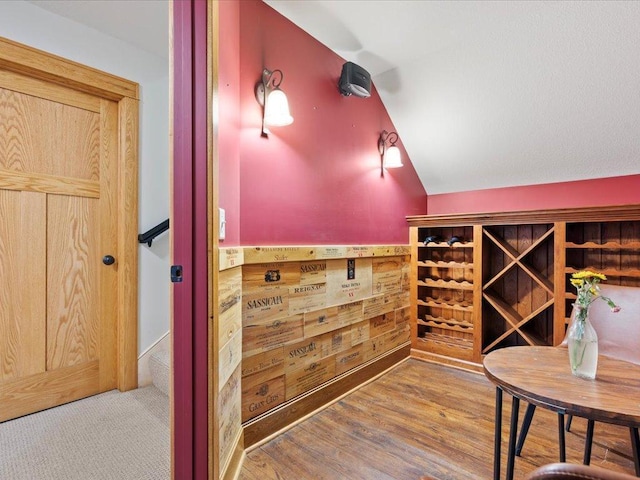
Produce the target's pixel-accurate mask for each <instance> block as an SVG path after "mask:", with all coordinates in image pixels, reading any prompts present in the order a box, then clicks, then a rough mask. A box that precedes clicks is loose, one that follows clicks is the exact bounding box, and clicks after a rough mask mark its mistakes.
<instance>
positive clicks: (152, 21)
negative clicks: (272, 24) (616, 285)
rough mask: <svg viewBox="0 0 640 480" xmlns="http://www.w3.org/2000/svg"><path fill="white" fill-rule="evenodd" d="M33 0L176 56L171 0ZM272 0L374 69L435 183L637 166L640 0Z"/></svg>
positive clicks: (573, 176)
mask: <svg viewBox="0 0 640 480" xmlns="http://www.w3.org/2000/svg"><path fill="white" fill-rule="evenodd" d="M30 1H31V3H33V4H35V5H37V6H39V7H41V8H45V9H47V10H49V11H52V12H54V13H56V14H59V15H62V16H65V17H68V18H71V19H73V20H75V21H78V22H80V23H84V24H86V25H88V26H90V27H92V28H95V29H96V30H99V31H102V32H103V33H106V34H109V35H112V36H114V37H116V38H119V39H121V40H124V41H127V42H129V43H131V44H133V45H136V46H138V47H139V48H142V49H144V50H147V51H150V52H152V53H155V54H156V55H159V56H163V57H166V56H167V48H166V46H167V36H168V16H167V11H168V0H92V1H77V0H30ZM266 3H268V4H269V5H271V6H272V7H273V8H275V9H276V10H278V11H279V12H280V13H282V14H283V15H284V16H286V17H287V18H289V19H290V20H292V21H293V22H294V23H296V24H297V25H298V26H300V27H301V28H302V29H304V30H306V31H307V32H308V33H309V34H311V35H312V36H314V37H315V38H317V39H318V40H319V41H320V42H322V43H323V44H325V45H326V46H327V47H329V48H330V49H332V50H334V51H335V52H336V53H337V54H339V55H341V56H342V57H343V58H345V59H346V60H350V61H352V62H354V63H357V64H359V65H361V66H362V67H364V68H365V69H367V70H368V71H369V72H370V73H371V75H372V79H373V83H374V85H375V86H376V89H377V90H378V92H379V94H380V96H381V98H382V100H383V102H384V104H385V106H386V108H387V111H388V112H389V115H390V116H391V118H392V120H393V122H394V124H395V126H396V129H397V131H398V134H399V136H400V138H401V141H402V143H403V144H404V146H405V148H406V150H407V152H408V154H409V156H410V158H411V161H412V163H413V165H414V167H415V168H416V171H417V172H418V175H419V176H420V179H421V181H422V182H423V184H424V186H425V189H426V191H427V193H428V194H437V193H447V192H456V191H464V190H474V189H482V188H493V187H503V186H514V185H527V184H537V183H549V182H557V181H568V180H578V179H587V178H598V177H610V176H617V175H627V174H637V173H640V141H639V140H638V137H639V135H638V133H639V131H638V130H639V126H640V28H638V25H640V2H638V1H633V2H631V1H613V0H611V1H528V0H527V1H516V0H512V1H503V0H500V1H490V0H483V1H472V0H466V1H438V0H429V1H427V0H393V1H384V0H376V1H364V0H314V1H293V0H266ZM336 75H339V72H337V73H336ZM358 101H360V100H359V99H358ZM362 101H366V100H362Z"/></svg>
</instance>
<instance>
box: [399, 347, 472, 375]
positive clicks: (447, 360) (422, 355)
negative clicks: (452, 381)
mask: <svg viewBox="0 0 640 480" xmlns="http://www.w3.org/2000/svg"><path fill="white" fill-rule="evenodd" d="M411 358H415V359H417V360H422V361H425V362H432V363H437V364H440V365H447V366H449V367H455V368H460V369H462V370H467V371H469V372H474V373H482V372H483V369H482V365H479V364H477V363H474V362H469V361H467V360H460V359H457V358H453V357H447V356H445V355H438V354H437V353H431V352H425V351H423V350H417V349H415V348H414V349H412V350H411Z"/></svg>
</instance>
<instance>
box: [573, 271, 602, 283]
mask: <svg viewBox="0 0 640 480" xmlns="http://www.w3.org/2000/svg"><path fill="white" fill-rule="evenodd" d="M571 276H572V277H573V278H574V279H582V280H585V279H595V278H597V279H599V280H606V279H607V277H606V276H605V275H604V274H603V273H598V272H592V271H591V270H582V271H581V272H576V273H574V274H573V275H571ZM571 283H573V281H572V282H571ZM574 285H575V284H574Z"/></svg>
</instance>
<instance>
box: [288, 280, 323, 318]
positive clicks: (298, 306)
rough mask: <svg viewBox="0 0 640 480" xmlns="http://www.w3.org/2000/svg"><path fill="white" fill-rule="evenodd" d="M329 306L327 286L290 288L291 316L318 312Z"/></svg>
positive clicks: (320, 284)
mask: <svg viewBox="0 0 640 480" xmlns="http://www.w3.org/2000/svg"><path fill="white" fill-rule="evenodd" d="M326 304H327V285H326V283H319V284H314V285H297V286H293V287H289V314H291V315H294V314H296V313H305V312H310V311H312V310H318V309H320V308H322V307H324V306H325V305H326Z"/></svg>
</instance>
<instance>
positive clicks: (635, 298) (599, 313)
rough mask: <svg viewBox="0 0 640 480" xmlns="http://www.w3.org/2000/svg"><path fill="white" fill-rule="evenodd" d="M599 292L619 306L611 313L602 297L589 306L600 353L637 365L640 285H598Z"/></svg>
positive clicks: (639, 336) (639, 359)
mask: <svg viewBox="0 0 640 480" xmlns="http://www.w3.org/2000/svg"><path fill="white" fill-rule="evenodd" d="M600 293H601V294H602V295H604V296H605V297H609V298H610V299H611V300H613V301H614V302H615V304H616V305H618V306H619V307H620V311H619V312H616V313H613V312H612V311H611V309H610V308H609V305H607V302H605V301H604V300H602V299H600V300H596V301H595V302H593V303H592V304H591V306H590V307H589V320H590V321H591V324H592V325H593V328H594V329H595V330H596V333H597V334H598V351H599V353H600V354H601V355H607V356H608V357H613V358H617V359H620V360H624V361H627V362H632V363H638V364H640V288H638V287H622V286H620V285H610V284H601V285H600Z"/></svg>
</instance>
